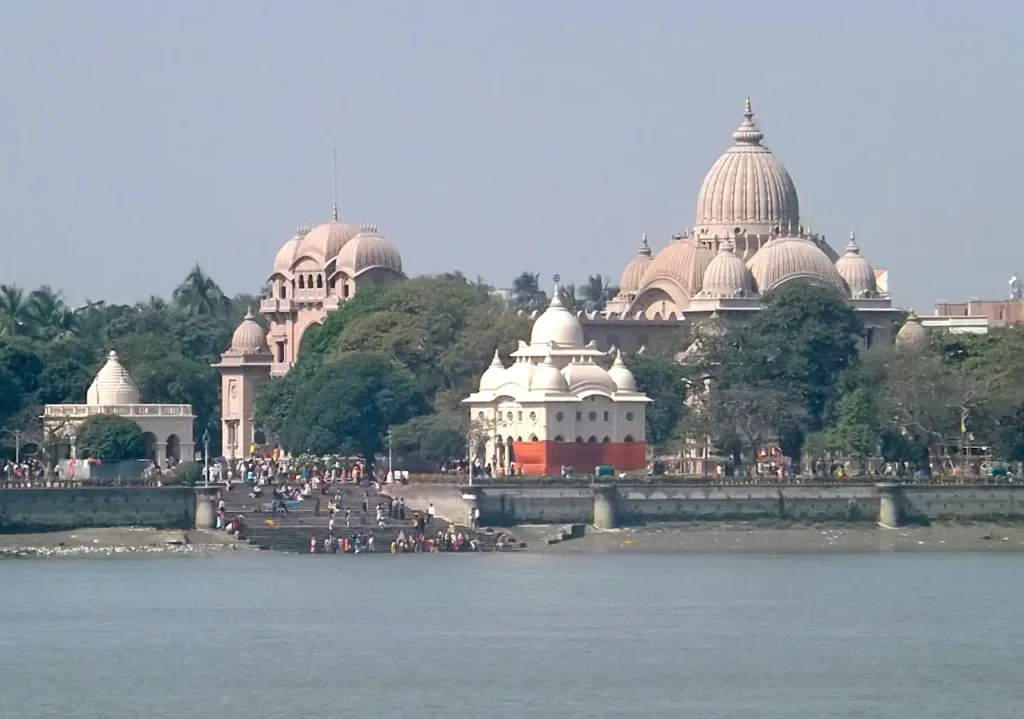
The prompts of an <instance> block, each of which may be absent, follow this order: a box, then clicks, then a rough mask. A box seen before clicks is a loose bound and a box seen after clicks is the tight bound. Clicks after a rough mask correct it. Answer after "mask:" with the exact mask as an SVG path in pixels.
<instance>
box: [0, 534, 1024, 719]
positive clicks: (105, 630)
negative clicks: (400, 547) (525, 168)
mask: <svg viewBox="0 0 1024 719" xmlns="http://www.w3.org/2000/svg"><path fill="white" fill-rule="evenodd" d="M1022 589H1024V555H1018V554H1009V553H1007V554H983V555H974V554H912V555H911V554H849V555H787V556H757V557H744V556H716V555H681V554H677V555H665V554H661V555H632V556H625V555H586V556H581V555H573V556H558V555H530V554H518V555H508V554H506V555H474V556H445V555H440V556H411V555H410V556H400V557H378V558H373V559H370V558H365V559H364V558H363V557H351V556H349V557H312V558H310V557H295V556H283V555H273V554H260V555H256V556H232V557H208V558H157V559H148V558H145V559H144V558H138V559H113V560H88V559H73V560H31V561H5V562H2V563H0V717H4V718H5V719H15V718H20V717H25V718H31V719H36V718H40V719H42V718H48V717H55V718H58V717H59V718H60V719H92V718H94V717H95V718H96V719H99V718H103V719H122V718H124V719H128V718H130V719H164V718H168V719H170V718H174V719H183V718H184V717H198V716H215V717H219V718H226V719H241V718H242V717H266V718H271V719H276V718H278V717H281V718H283V717H289V718H291V717H301V718H306V717H405V718H409V719H412V718H413V717H416V718H418V719H427V718H430V717H446V718H449V719H455V718H457V717H460V716H465V717H486V718H488V719H490V718H497V717H559V718H561V719H568V718H570V717H587V718H588V719H589V718H591V717H648V718H649V717H672V718H673V719H675V718H678V717H695V718H700V719H718V718H722V719H724V718H726V717H729V718H732V717H736V718H740V717H742V718H743V719H782V718H783V717H785V718H787V719H788V718H790V717H792V718H797V717H799V718H800V719H809V718H815V719H820V718H822V717H844V718H845V717H850V718H853V717H869V718H870V719H878V718H885V717H891V718H892V719H917V718H918V717H928V718H929V719H940V718H944V717H948V718H949V719H954V718H955V719H964V718H967V717H969V718H971V719H983V718H987V717H1014V718H1017V717H1020V716H1022V712H1024V709H1022V706H1024V689H1022V685H1024V666H1022V660H1024V622H1022V621H1021V612H1020V604H1021V597H1022Z"/></svg>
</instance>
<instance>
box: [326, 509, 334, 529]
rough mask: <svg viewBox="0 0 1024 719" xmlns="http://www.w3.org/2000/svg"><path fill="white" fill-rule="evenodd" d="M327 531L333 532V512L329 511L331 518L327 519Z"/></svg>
mask: <svg viewBox="0 0 1024 719" xmlns="http://www.w3.org/2000/svg"><path fill="white" fill-rule="evenodd" d="M327 531H328V532H330V533H331V534H334V512H331V518H330V519H328V520H327Z"/></svg>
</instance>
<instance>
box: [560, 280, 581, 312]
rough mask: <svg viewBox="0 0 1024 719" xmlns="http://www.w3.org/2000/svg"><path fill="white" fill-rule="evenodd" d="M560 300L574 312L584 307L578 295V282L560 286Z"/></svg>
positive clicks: (566, 307)
mask: <svg viewBox="0 0 1024 719" xmlns="http://www.w3.org/2000/svg"><path fill="white" fill-rule="evenodd" d="M558 301H559V302H561V303H562V305H563V306H564V307H565V309H567V310H569V311H570V312H571V313H572V314H576V313H577V312H579V311H580V310H582V309H584V304H583V302H581V301H580V299H579V297H577V296H576V284H575V283H573V282H566V283H565V284H564V285H559V286H558Z"/></svg>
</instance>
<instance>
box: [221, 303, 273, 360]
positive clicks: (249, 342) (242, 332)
mask: <svg viewBox="0 0 1024 719" xmlns="http://www.w3.org/2000/svg"><path fill="white" fill-rule="evenodd" d="M230 351H231V352H237V353H238V354H246V355H249V354H267V353H269V352H270V348H269V347H268V346H267V335H266V334H265V333H264V332H263V328H262V327H260V326H259V325H258V324H256V319H255V318H254V317H253V316H252V310H249V311H248V312H246V313H245V319H243V320H242V323H241V324H240V325H238V327H236V328H235V333H234V334H233V335H231V350H230Z"/></svg>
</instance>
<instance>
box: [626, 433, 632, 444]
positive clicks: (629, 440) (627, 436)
mask: <svg viewBox="0 0 1024 719" xmlns="http://www.w3.org/2000/svg"><path fill="white" fill-rule="evenodd" d="M624 441H626V442H632V441H633V435H631V434H627V435H626V439H625V440H624Z"/></svg>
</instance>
